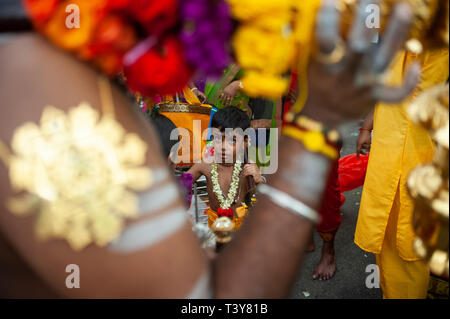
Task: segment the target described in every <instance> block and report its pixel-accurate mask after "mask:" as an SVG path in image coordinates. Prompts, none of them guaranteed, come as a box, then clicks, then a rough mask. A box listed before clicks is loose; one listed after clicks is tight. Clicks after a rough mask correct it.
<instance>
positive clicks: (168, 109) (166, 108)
mask: <svg viewBox="0 0 450 319" xmlns="http://www.w3.org/2000/svg"><path fill="white" fill-rule="evenodd" d="M157 107H158V108H159V112H161V113H197V114H205V115H211V107H210V106H209V105H208V106H206V105H205V106H198V105H191V104H185V103H174V104H172V103H162V104H158V105H157Z"/></svg>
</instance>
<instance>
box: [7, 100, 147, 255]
mask: <svg viewBox="0 0 450 319" xmlns="http://www.w3.org/2000/svg"><path fill="white" fill-rule="evenodd" d="M110 111H111V112H108V113H109V114H104V115H103V117H101V116H100V112H98V111H97V110H95V109H93V108H92V107H91V106H90V105H89V104H87V103H82V104H80V105H79V106H77V107H75V108H72V109H71V110H69V111H68V113H67V114H66V113H65V112H64V111H62V110H60V109H57V108H55V107H52V106H48V107H46V108H45V109H44V111H43V113H42V117H41V120H40V125H37V124H35V123H32V122H28V123H25V124H23V125H22V126H20V127H18V128H17V129H16V130H15V132H14V135H13V139H12V143H11V149H12V152H11V155H10V157H9V160H8V162H7V163H5V164H6V165H7V166H8V167H9V176H10V182H11V187H12V189H13V190H14V191H17V192H20V193H21V194H19V195H18V196H17V197H15V198H11V199H10V200H9V201H8V202H7V207H8V209H9V210H10V211H11V212H13V213H14V214H17V215H26V214H29V213H32V212H33V211H38V212H39V213H38V218H37V222H36V225H35V228H36V233H37V235H38V237H39V238H40V239H65V240H66V241H67V242H68V243H69V244H70V246H71V247H72V248H73V249H74V250H82V249H83V248H85V247H86V246H88V245H90V244H92V243H95V244H96V245H98V246H105V245H107V244H109V243H111V242H112V241H114V240H115V239H116V238H117V237H118V236H119V235H120V234H121V231H122V228H123V227H124V222H125V220H126V219H128V218H135V217H137V213H138V196H137V194H135V193H134V192H136V191H143V190H145V189H147V188H148V187H149V186H150V185H151V181H152V174H151V170H150V169H148V168H146V167H143V166H142V165H144V164H145V160H146V152H147V145H146V143H145V142H144V141H142V140H141V139H140V137H139V136H138V135H136V134H133V133H127V132H126V131H125V130H124V128H123V127H122V126H121V125H120V124H119V123H118V122H117V121H116V120H115V119H114V116H113V112H112V110H110Z"/></svg>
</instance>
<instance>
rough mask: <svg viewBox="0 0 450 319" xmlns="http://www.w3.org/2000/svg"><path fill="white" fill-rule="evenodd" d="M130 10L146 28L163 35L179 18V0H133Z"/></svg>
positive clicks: (152, 32)
mask: <svg viewBox="0 0 450 319" xmlns="http://www.w3.org/2000/svg"><path fill="white" fill-rule="evenodd" d="M114 1H117V0H114ZM129 10H130V12H131V14H132V16H133V17H134V18H135V19H136V20H137V21H139V22H140V23H141V24H142V25H143V26H144V28H145V30H146V31H147V32H148V33H150V34H154V35H161V34H162V33H163V32H165V31H166V30H168V29H170V28H171V27H173V26H175V24H176V22H177V19H178V2H177V0H163V1H161V0H133V1H130V4H129Z"/></svg>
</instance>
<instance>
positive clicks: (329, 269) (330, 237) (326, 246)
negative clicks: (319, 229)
mask: <svg viewBox="0 0 450 319" xmlns="http://www.w3.org/2000/svg"><path fill="white" fill-rule="evenodd" d="M319 234H320V236H321V237H322V240H323V246H322V257H321V258H320V261H319V263H318V264H317V267H316V269H315V270H314V274H313V278H314V279H319V280H329V279H331V278H333V276H334V274H335V273H336V256H335V253H334V238H335V236H336V231H335V232H331V233H330V232H329V233H319Z"/></svg>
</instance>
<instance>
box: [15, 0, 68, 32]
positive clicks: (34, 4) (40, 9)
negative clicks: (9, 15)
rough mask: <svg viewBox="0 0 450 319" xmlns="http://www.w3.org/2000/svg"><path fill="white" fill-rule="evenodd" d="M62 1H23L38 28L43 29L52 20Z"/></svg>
mask: <svg viewBox="0 0 450 319" xmlns="http://www.w3.org/2000/svg"><path fill="white" fill-rule="evenodd" d="M60 2H61V0H23V3H24V5H25V9H26V11H27V12H28V15H29V16H30V18H31V20H32V21H33V23H34V25H35V26H36V27H37V28H42V27H43V26H44V25H45V24H46V23H47V21H48V20H49V19H50V18H51V16H52V15H53V13H54V12H55V10H56V8H57V7H58V5H59V4H60Z"/></svg>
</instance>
